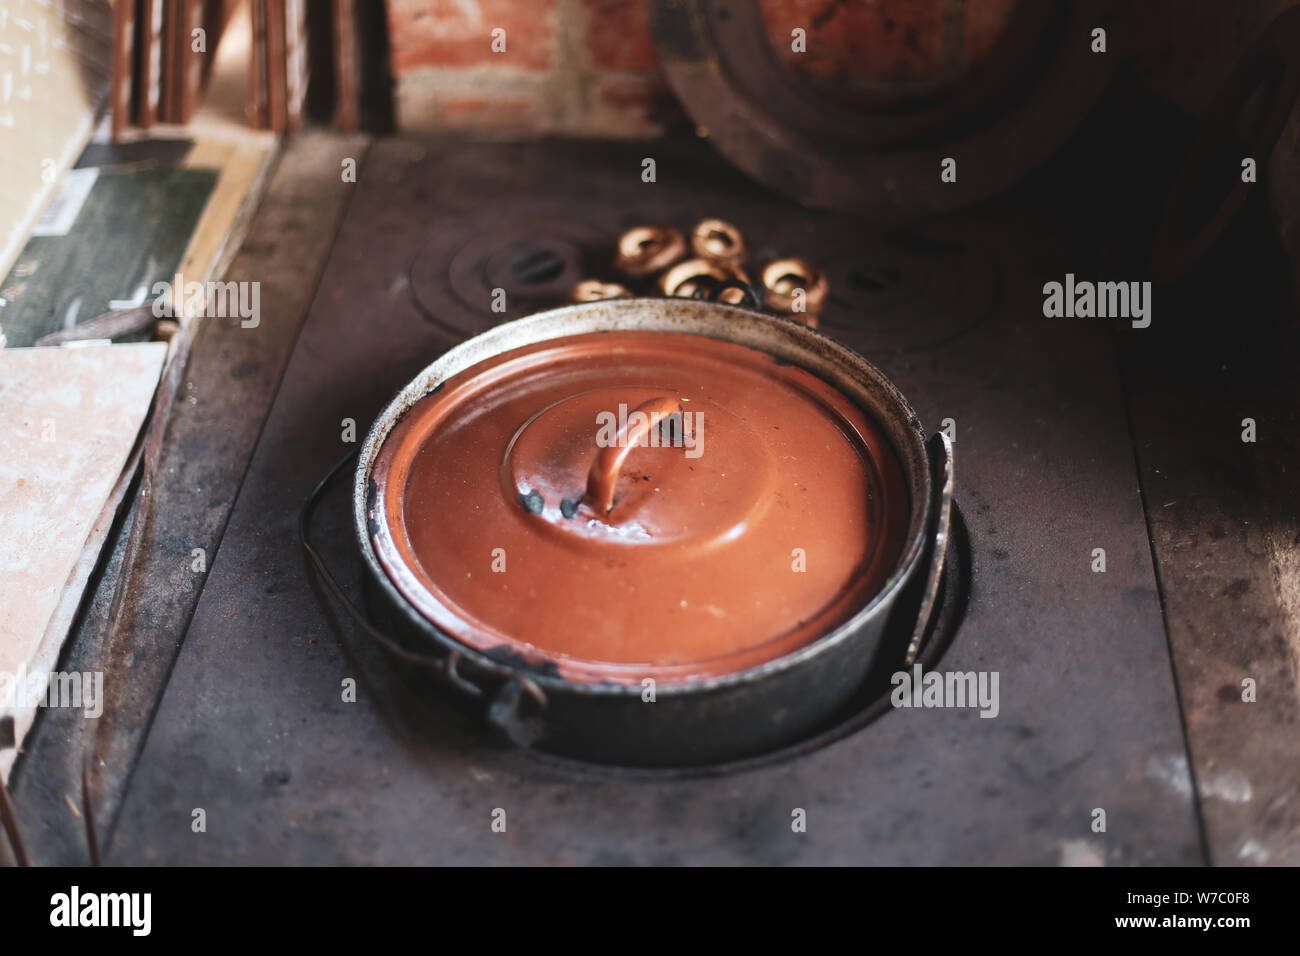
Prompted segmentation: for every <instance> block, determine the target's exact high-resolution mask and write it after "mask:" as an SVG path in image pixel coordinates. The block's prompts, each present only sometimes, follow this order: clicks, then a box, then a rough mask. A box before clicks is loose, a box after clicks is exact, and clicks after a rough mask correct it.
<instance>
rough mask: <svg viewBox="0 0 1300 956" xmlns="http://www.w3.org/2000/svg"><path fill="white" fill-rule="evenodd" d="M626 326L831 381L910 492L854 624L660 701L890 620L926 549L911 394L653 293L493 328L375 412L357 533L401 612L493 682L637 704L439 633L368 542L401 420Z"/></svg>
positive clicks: (921, 448) (797, 333)
mask: <svg viewBox="0 0 1300 956" xmlns="http://www.w3.org/2000/svg"><path fill="white" fill-rule="evenodd" d="M625 330H644V331H663V332H681V333H686V334H693V335H701V336H703V337H706V338H714V339H720V340H723V341H729V342H734V343H737V344H740V345H747V346H749V347H751V348H755V349H758V350H759V351H763V352H767V353H769V354H773V355H776V356H777V357H778V358H781V359H783V360H786V361H791V362H792V363H794V364H796V365H799V366H800V367H802V368H804V369H806V370H807V371H809V372H811V373H812V374H814V375H817V376H818V377H819V378H822V379H824V380H826V381H828V382H830V383H831V384H832V385H834V386H835V387H836V388H838V389H839V390H840V391H842V392H843V393H844V394H845V395H847V396H848V397H849V398H850V399H851V400H852V401H853V402H854V403H855V404H857V405H858V406H859V407H860V408H862V409H863V411H865V412H866V413H867V414H868V415H870V416H871V417H872V418H873V419H874V420H875V421H876V423H877V424H878V425H879V427H880V428H881V430H882V431H883V432H884V433H885V436H886V438H887V439H888V441H889V444H890V446H891V447H892V448H893V450H894V453H895V454H896V455H897V456H898V460H899V464H900V466H901V467H902V469H903V473H904V477H905V484H906V486H907V488H908V493H909V495H910V496H911V502H910V503H909V516H908V524H907V531H906V536H905V542H904V547H903V551H902V553H901V555H900V556H899V557H898V559H897V560H896V561H895V563H894V565H893V568H892V571H891V573H890V576H889V578H888V580H887V583H886V584H885V586H884V587H882V588H881V589H880V590H879V591H877V592H876V593H875V594H874V595H873V596H872V597H871V599H870V600H869V601H867V603H866V604H865V605H863V606H862V607H861V608H860V609H859V610H858V611H857V612H855V613H854V614H853V615H852V616H851V617H849V618H848V619H846V620H845V621H843V622H841V623H840V624H839V625H837V626H836V627H834V628H832V629H831V630H830V631H828V632H826V633H824V634H822V635H821V636H820V637H818V638H816V639H814V640H813V641H811V642H810V643H808V644H805V645H803V646H802V647H799V648H797V649H795V650H794V651H791V652H790V653H788V654H785V655H783V656H781V657H777V658H773V659H772V660H768V661H764V662H763V663H761V664H758V665H756V666H754V667H751V668H748V669H745V670H740V671H734V672H730V673H726V674H718V675H714V676H710V677H705V678H693V679H686V680H672V681H662V682H657V683H656V685H655V693H656V697H658V696H659V695H667V696H682V695H697V694H702V693H709V692H714V691H720V690H725V689H729V688H732V687H735V686H738V685H741V684H747V683H750V682H753V681H757V680H761V679H763V678H766V677H768V676H770V675H772V674H775V673H779V672H782V671H785V670H787V669H789V668H792V667H797V666H799V665H800V664H801V663H803V662H805V661H807V660H809V659H810V658H812V657H815V656H817V655H819V654H821V653H822V652H824V651H826V650H828V649H829V648H832V647H834V646H837V645H839V644H840V643H842V642H844V641H846V640H849V639H851V638H852V637H853V636H854V635H855V634H857V633H858V632H860V631H861V630H863V629H864V628H865V627H867V626H869V625H871V624H873V623H874V622H875V621H876V620H877V619H880V618H884V617H887V615H888V614H889V612H890V610H891V609H892V607H893V604H894V602H895V600H896V599H897V597H898V595H899V594H900V593H901V592H902V590H903V589H904V588H906V586H907V584H908V582H909V581H910V580H911V579H912V576H913V574H914V573H915V572H916V569H917V566H918V564H919V563H920V561H921V558H922V556H923V554H924V552H925V549H926V544H927V529H928V527H929V525H930V512H931V508H932V504H931V498H932V485H933V479H932V475H931V470H930V467H929V463H928V457H927V453H926V448H925V433H924V430H923V429H922V427H921V422H920V419H919V418H918V417H917V415H916V412H915V411H914V410H913V409H912V406H911V405H910V404H909V403H908V401H907V399H906V398H905V397H904V396H903V394H902V393H901V392H900V391H899V390H898V388H897V386H895V385H894V383H893V382H892V381H890V380H889V379H888V378H887V377H886V376H885V375H884V373H883V372H881V371H880V370H879V369H878V368H876V367H875V366H874V365H872V364H871V363H870V362H869V361H868V360H867V359H866V358H865V357H863V356H862V355H860V354H859V353H857V352H855V351H854V350H852V349H850V348H848V347H847V346H844V345H842V344H840V343H839V342H836V341H834V340H833V339H831V338H828V337H827V336H825V335H823V334H821V333H820V332H817V331H816V330H814V329H811V328H808V327H807V326H804V325H801V324H799V323H796V322H793V321H791V320H789V319H784V318H778V317H774V316H772V315H769V314H766V313H762V312H756V311H753V310H751V309H747V308H742V307H739V306H731V305H725V304H721V303H713V302H706V301H702V300H695V299H684V298H656V297H648V296H647V297H636V298H622V299H606V300H598V301H594V302H583V303H578V304H575V305H566V306H562V307H559V308H555V309H549V310H546V311H543V312H537V313H534V314H532V315H530V316H526V317H524V318H521V319H516V320H514V321H512V322H506V323H502V324H501V325H498V326H495V327H493V328H491V329H489V330H488V331H486V332H483V333H480V334H479V335H476V336H474V337H472V338H469V339H467V340H465V341H464V342H461V343H460V344H458V345H456V346H454V347H453V348H451V349H449V350H448V351H446V352H444V353H443V354H442V355H440V356H439V357H438V358H437V359H435V360H434V361H433V362H431V363H430V364H429V365H427V366H425V368H424V369H423V370H421V371H420V372H419V373H418V374H417V375H416V376H415V377H414V378H412V379H411V380H410V381H409V382H407V384H406V385H404V386H403V387H402V388H401V389H400V390H399V391H398V392H397V394H396V395H395V396H394V397H393V398H392V400H390V401H389V403H388V404H387V405H386V406H385V408H384V410H383V411H382V412H381V413H380V414H379V415H378V416H377V417H376V419H375V421H374V423H373V424H372V425H371V427H370V430H369V432H368V434H367V435H366V439H365V441H364V442H363V444H362V446H361V449H360V454H359V456H358V460H357V466H356V474H355V479H354V484H353V496H352V503H353V519H354V533H355V534H356V538H357V542H358V544H359V546H360V548H361V554H362V557H363V559H364V561H365V563H366V566H367V569H368V571H369V573H370V575H371V576H372V577H373V578H374V579H375V580H376V581H377V583H378V584H379V586H380V587H381V588H382V589H383V591H384V593H385V594H386V595H387V596H388V598H389V599H390V600H391V601H392V602H393V603H394V605H395V606H396V607H397V608H398V609H399V610H400V611H401V612H402V614H403V615H404V616H405V617H406V618H407V619H408V620H410V621H411V622H412V623H413V624H414V625H415V626H416V628H417V629H418V630H419V631H420V632H421V633H422V634H424V635H426V636H428V637H429V638H431V639H432V640H434V641H435V642H436V643H437V644H439V645H440V646H441V647H442V648H443V649H445V650H446V651H448V652H452V653H455V654H457V655H459V656H460V657H461V658H464V659H465V660H467V661H469V662H472V664H473V665H474V667H475V668H476V669H479V670H482V671H485V672H488V673H491V674H493V675H496V676H499V677H502V678H507V679H508V678H511V677H514V678H519V677H525V678H527V680H528V681H531V682H532V683H533V684H535V685H537V686H538V687H540V688H541V689H543V690H544V691H546V690H556V691H561V692H566V693H579V694H589V695H597V696H616V697H632V696H636V697H640V695H641V694H642V692H643V687H642V686H641V685H639V684H623V683H613V682H590V683H589V682H579V681H572V680H568V679H566V678H563V677H560V676H558V675H554V674H550V673H547V672H545V671H542V670H539V669H536V668H531V667H525V666H515V665H514V664H512V663H511V662H509V661H506V660H502V659H501V658H499V657H493V656H492V655H490V654H488V653H485V652H483V651H480V650H478V649H476V648H473V647H471V646H469V645H468V644H464V643H462V642H461V641H459V640H457V639H456V638H455V637H454V636H453V635H451V634H448V633H446V632H445V631H443V630H442V629H441V628H439V627H437V626H436V625H435V624H434V623H433V622H432V621H430V620H429V619H428V618H426V617H425V616H424V615H423V614H421V613H420V612H419V610H418V609H417V608H416V607H415V605H414V604H413V603H412V602H411V601H410V600H409V599H408V598H407V597H406V596H405V595H404V594H403V593H402V591H401V589H400V588H399V587H398V586H397V585H396V583H395V582H394V581H393V580H392V578H391V576H390V575H389V573H388V572H387V571H386V570H385V568H384V566H383V564H382V563H381V562H380V560H379V557H378V554H377V553H376V550H375V546H374V542H373V540H372V535H373V534H375V533H378V532H380V531H381V530H382V525H381V524H380V523H379V522H378V521H376V520H374V519H372V518H371V516H370V515H371V512H372V509H373V508H375V507H378V504H377V500H376V486H375V483H374V481H373V476H372V472H373V468H374V464H375V461H376V459H377V458H378V455H379V451H380V449H381V448H382V447H383V445H384V443H385V442H386V441H387V439H388V436H389V434H390V433H391V432H392V430H393V428H394V427H395V426H396V425H397V423H398V422H399V421H400V420H401V419H402V418H403V417H404V416H405V415H406V413H407V412H408V411H410V410H411V409H412V408H413V407H414V406H415V405H416V404H417V403H418V402H420V401H421V400H422V399H424V398H425V397H426V396H428V395H429V394H431V393H432V392H433V391H435V390H436V389H437V388H439V387H440V386H441V384H442V383H443V382H444V381H445V380H447V379H448V378H450V377H451V376H453V375H455V374H457V373H458V372H460V371H462V370H464V369H467V368H469V367H471V366H473V365H475V364H477V363H479V362H481V361H484V360H486V359H488V358H491V357H494V356H496V355H499V354H501V353H503V352H506V351H509V350H511V349H514V348H518V347H522V346H525V345H532V344H535V343H539V342H544V341H548V340H552V339H558V338H563V337H566V336H570V335H578V334H585V333H600V332H609V331H625ZM900 446H901V447H900ZM918 505H919V507H918Z"/></svg>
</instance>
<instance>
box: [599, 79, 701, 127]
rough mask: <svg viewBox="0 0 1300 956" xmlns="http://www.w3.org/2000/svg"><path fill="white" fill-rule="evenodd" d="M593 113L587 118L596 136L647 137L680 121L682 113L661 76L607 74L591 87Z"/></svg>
mask: <svg viewBox="0 0 1300 956" xmlns="http://www.w3.org/2000/svg"><path fill="white" fill-rule="evenodd" d="M588 92H589V96H590V100H591V104H592V107H593V109H591V110H590V111H589V112H588V113H587V114H586V116H584V117H583V121H584V124H585V125H586V126H587V127H588V128H589V129H590V131H592V132H601V131H603V132H608V133H614V134H618V133H646V132H651V131H653V130H655V129H659V128H661V127H662V126H663V125H664V124H665V123H666V122H669V121H670V120H673V119H676V118H678V117H680V115H681V110H680V108H679V107H678V105H677V100H676V99H674V97H673V95H672V93H671V92H670V91H669V89H668V86H667V84H665V83H664V81H663V78H662V77H661V76H659V74H657V73H645V74H642V75H640V76H636V75H629V74H610V73H603V74H597V75H595V76H594V77H593V78H592V80H591V83H590V86H589V87H588Z"/></svg>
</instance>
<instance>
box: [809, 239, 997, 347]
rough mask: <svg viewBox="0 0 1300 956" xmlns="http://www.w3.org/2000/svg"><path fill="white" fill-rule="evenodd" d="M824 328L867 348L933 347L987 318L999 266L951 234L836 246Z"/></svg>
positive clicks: (829, 268)
mask: <svg viewBox="0 0 1300 956" xmlns="http://www.w3.org/2000/svg"><path fill="white" fill-rule="evenodd" d="M825 271H826V274H827V276H828V277H829V279H830V288H831V291H830V299H831V307H829V308H827V309H826V311H825V312H824V313H823V315H822V325H823V328H825V329H826V330H827V331H828V332H830V333H832V334H837V335H839V336H840V337H843V338H846V339H848V340H849V341H850V344H853V345H855V346H856V347H859V348H864V349H867V350H869V351H875V350H881V349H883V350H886V351H894V352H913V351H920V350H923V349H928V348H934V347H935V346H937V345H940V344H943V343H945V342H949V341H951V340H952V339H954V338H956V337H958V336H960V335H964V334H965V333H967V332H969V331H971V330H972V329H974V328H976V327H977V326H979V325H980V324H981V323H982V322H984V321H985V320H987V319H988V318H989V316H991V315H992V313H993V307H994V306H995V305H996V303H997V297H998V290H999V289H1000V287H1001V266H1000V263H999V262H998V261H997V260H996V259H995V258H994V257H992V256H990V255H988V254H986V253H985V252H984V251H983V250H982V249H981V248H978V247H972V246H970V245H968V244H966V243H965V242H962V241H960V240H954V239H934V238H930V237H924V236H901V237H895V238H891V239H889V240H880V241H876V242H868V243H864V244H861V245H859V246H856V247H855V248H854V249H853V250H852V251H844V250H842V251H840V252H839V253H837V254H833V255H832V256H831V257H830V258H829V259H828V260H827V261H826V266H825Z"/></svg>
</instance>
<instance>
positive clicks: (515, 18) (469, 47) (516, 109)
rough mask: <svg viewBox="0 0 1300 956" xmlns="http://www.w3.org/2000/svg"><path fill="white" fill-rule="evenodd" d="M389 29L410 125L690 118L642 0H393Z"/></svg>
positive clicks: (625, 123) (629, 126)
mask: <svg viewBox="0 0 1300 956" xmlns="http://www.w3.org/2000/svg"><path fill="white" fill-rule="evenodd" d="M388 28H389V50H390V59H391V65H392V72H393V76H394V78H395V80H396V83H397V87H396V91H395V100H396V106H397V123H398V126H399V127H401V128H403V129H434V128H445V127H453V128H466V127H477V128H491V129H502V130H519V131H528V132H561V133H570V134H575V135H582V134H601V135H610V134H613V135H618V134H624V135H645V134H652V133H654V132H657V131H658V130H659V129H661V128H662V126H663V125H664V124H665V123H666V122H668V121H671V120H672V119H673V118H675V117H678V116H680V112H679V111H678V110H677V107H676V103H675V101H674V100H673V98H672V94H671V93H670V92H669V91H668V88H667V86H666V85H665V84H664V82H663V79H662V78H661V77H660V76H659V72H658V66H657V63H656V61H655V55H654V44H653V42H652V41H651V38H650V24H649V21H648V20H647V18H646V12H645V8H644V6H643V4H642V3H641V2H640V0H526V2H524V0H388ZM498 28H499V29H501V30H504V31H505V37H504V39H505V50H504V52H494V51H493V49H492V42H493V30H495V29H498Z"/></svg>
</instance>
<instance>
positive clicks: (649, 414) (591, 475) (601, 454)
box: [583, 396, 686, 517]
mask: <svg viewBox="0 0 1300 956" xmlns="http://www.w3.org/2000/svg"><path fill="white" fill-rule="evenodd" d="M680 411H681V405H680V404H679V403H678V401H677V399H675V398H668V397H667V396H660V397H659V398H652V399H650V400H649V401H647V402H642V403H641V404H640V405H638V406H637V407H636V408H635V409H633V411H632V414H631V415H629V416H628V421H627V424H625V425H624V426H623V427H622V428H620V429H619V432H618V434H617V435H616V436H614V443H613V444H612V445H607V446H605V447H604V448H602V449H600V451H598V452H597V453H596V458H595V460H594V461H593V462H592V463H591V469H590V470H589V471H588V472H587V493H586V494H585V495H583V500H585V501H586V502H587V504H589V505H590V506H591V508H592V510H593V511H595V512H596V513H597V514H598V515H600V516H601V517H604V516H605V515H607V514H609V512H610V511H612V510H613V508H614V486H615V485H616V484H618V476H619V472H620V471H622V469H623V462H624V461H626V460H627V456H628V454H629V453H630V452H631V451H632V449H633V448H634V447H635V446H636V445H637V444H638V443H639V442H640V441H641V439H642V438H644V437H645V436H646V435H648V434H649V433H650V431H651V429H653V428H656V427H658V425H659V423H660V422H661V421H663V420H664V419H665V418H668V417H669V416H670V415H676V414H677V413H679V412H680ZM638 412H640V415H637V413H638ZM633 416H637V417H636V419H635V420H633ZM685 427H686V425H685V422H683V424H682V428H685Z"/></svg>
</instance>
